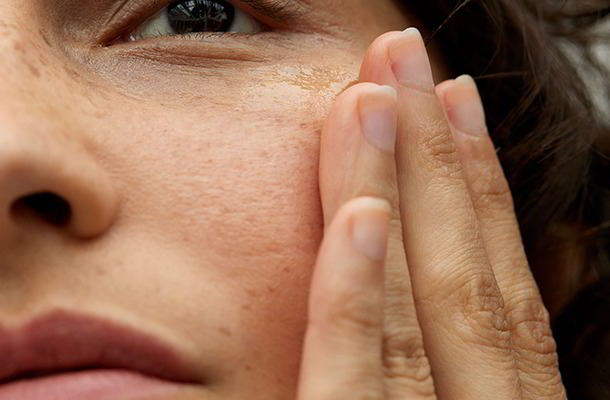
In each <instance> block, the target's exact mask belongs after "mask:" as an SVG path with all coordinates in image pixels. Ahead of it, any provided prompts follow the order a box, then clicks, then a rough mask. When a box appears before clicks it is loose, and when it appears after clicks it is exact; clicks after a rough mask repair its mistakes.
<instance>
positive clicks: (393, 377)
mask: <svg viewBox="0 0 610 400" xmlns="http://www.w3.org/2000/svg"><path fill="white" fill-rule="evenodd" d="M383 349H384V352H383V368H384V376H385V379H386V385H387V387H388V391H389V392H390V393H392V392H396V393H401V394H402V393H411V394H412V395H413V396H417V397H416V398H418V399H433V398H435V391H434V384H433V382H432V371H431V367H430V362H429V360H428V357H427V356H426V353H425V350H424V343H423V338H422V336H421V332H419V330H415V329H412V328H411V329H410V328H408V327H403V328H399V329H393V330H391V331H386V332H384V336H383ZM397 397H398V396H397Z"/></svg>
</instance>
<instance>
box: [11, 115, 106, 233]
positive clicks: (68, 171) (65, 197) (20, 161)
mask: <svg viewBox="0 0 610 400" xmlns="http://www.w3.org/2000/svg"><path fill="white" fill-rule="evenodd" d="M49 125H50V126H53V125H55V124H53V123H51V124H48V123H45V121H43V120H38V121H36V119H35V118H32V116H31V115H30V116H27V115H22V116H21V117H19V116H18V115H17V116H16V115H11V116H7V115H6V114H5V113H3V112H2V111H0V237H2V236H5V235H7V234H9V235H10V233H11V232H15V231H17V230H24V229H25V230H27V229H33V227H35V226H40V224H43V225H44V226H46V227H47V228H49V227H51V228H53V229H56V230H61V231H64V232H65V233H68V234H70V235H73V236H76V237H79V238H91V237H94V236H98V235H100V234H101V233H103V232H104V231H105V230H107V229H108V227H109V226H110V225H111V224H112V221H113V219H114V217H115V214H116V210H117V195H116V191H115V190H114V187H113V185H112V182H111V180H110V178H109V177H108V175H107V174H106V173H105V171H104V170H103V169H102V168H101V166H100V165H99V164H98V163H96V162H95V161H94V160H93V158H92V157H91V155H90V154H89V152H88V151H87V149H85V147H84V146H83V144H82V143H80V142H79V141H77V140H75V139H70V138H69V137H67V136H63V135H58V134H56V132H53V130H50V131H46V132H45V131H44V130H45V129H41V128H42V127H45V126H47V127H48V126H49Z"/></svg>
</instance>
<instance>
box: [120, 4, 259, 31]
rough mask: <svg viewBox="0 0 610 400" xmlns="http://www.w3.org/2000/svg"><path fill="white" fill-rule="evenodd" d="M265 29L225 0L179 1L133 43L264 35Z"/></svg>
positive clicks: (148, 24)
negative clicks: (208, 35)
mask: <svg viewBox="0 0 610 400" xmlns="http://www.w3.org/2000/svg"><path fill="white" fill-rule="evenodd" d="M263 30H264V26H263V24H262V23H260V22H258V21H257V20H255V19H254V18H252V17H250V16H249V15H247V14H246V13H245V12H243V11H241V10H240V9H238V8H236V7H235V6H233V5H232V4H230V3H229V2H227V1H224V0H179V1H174V2H173V3H172V4H170V5H169V6H167V7H165V8H164V9H163V10H161V11H160V12H159V13H157V14H156V15H155V16H153V17H152V18H150V19H149V20H148V21H146V22H144V23H143V24H142V25H140V26H139V27H138V28H136V30H135V31H134V32H133V33H132V34H131V35H130V36H129V40H130V41H135V40H139V39H144V38H149V37H157V36H175V35H186V34H189V33H206V32H212V33H223V32H227V33H228V32H233V33H244V34H252V33H258V32H262V31H263Z"/></svg>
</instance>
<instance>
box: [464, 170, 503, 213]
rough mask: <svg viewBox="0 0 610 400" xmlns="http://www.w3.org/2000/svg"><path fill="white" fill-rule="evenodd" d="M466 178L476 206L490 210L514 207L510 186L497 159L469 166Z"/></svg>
mask: <svg viewBox="0 0 610 400" xmlns="http://www.w3.org/2000/svg"><path fill="white" fill-rule="evenodd" d="M468 178H469V179H468V180H469V181H470V187H471V192H472V196H473V201H474V202H475V205H476V206H477V208H479V209H484V210H490V211H497V210H512V209H513V208H514V205H513V198H512V194H511V190H510V186H509V184H508V181H507V180H506V177H505V175H504V172H503V171H502V167H501V166H500V164H499V163H498V162H497V161H485V162H480V163H478V165H475V166H473V168H469V171H468Z"/></svg>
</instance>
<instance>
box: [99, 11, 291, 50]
mask: <svg viewBox="0 0 610 400" xmlns="http://www.w3.org/2000/svg"><path fill="white" fill-rule="evenodd" d="M129 1H130V3H129V4H128V5H127V6H126V7H125V10H124V12H122V14H127V15H126V16H125V17H123V18H122V19H123V22H119V24H118V25H119V26H120V28H118V29H115V32H117V33H115V34H114V35H113V36H112V37H111V38H107V40H103V41H102V45H103V46H104V47H108V46H112V45H115V44H119V43H125V42H129V35H130V34H131V32H133V31H134V30H136V29H137V28H138V26H140V25H141V24H143V23H145V22H146V21H147V20H148V19H149V18H151V17H152V16H154V15H155V14H156V13H158V12H160V11H161V10H162V9H163V8H165V7H168V6H170V5H171V4H172V3H173V2H174V1H175V0H129ZM227 1H228V2H229V3H230V4H232V5H233V7H236V8H240V7H238V6H237V5H235V3H236V2H239V0H227ZM132 3H135V5H134V4H132ZM151 3H152V4H151ZM291 5H292V6H291ZM250 7H251V8H252V9H253V10H254V11H255V13H258V14H260V15H259V16H257V15H252V14H255V13H252V12H249V11H245V10H243V12H245V13H247V14H248V15H250V16H251V17H252V18H255V19H257V20H258V21H260V22H261V24H262V25H264V27H265V30H263V31H261V32H254V33H236V32H197V33H190V34H175V35H165V36H164V38H171V39H174V40H175V39H184V40H202V39H210V38H220V37H223V38H230V37H240V38H248V37H253V36H256V35H260V34H264V33H268V32H270V31H275V30H281V27H278V26H277V25H279V22H277V18H278V17H279V18H281V19H282V20H285V21H290V20H291V19H293V18H296V15H297V14H298V13H299V12H300V9H299V6H298V5H297V2H293V1H292V0H257V2H256V3H254V4H252V5H250ZM262 19H263V20H262ZM264 19H267V21H265V20H264ZM268 21H269V22H268ZM270 25H276V26H275V27H274V26H270ZM153 40H154V39H153Z"/></svg>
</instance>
